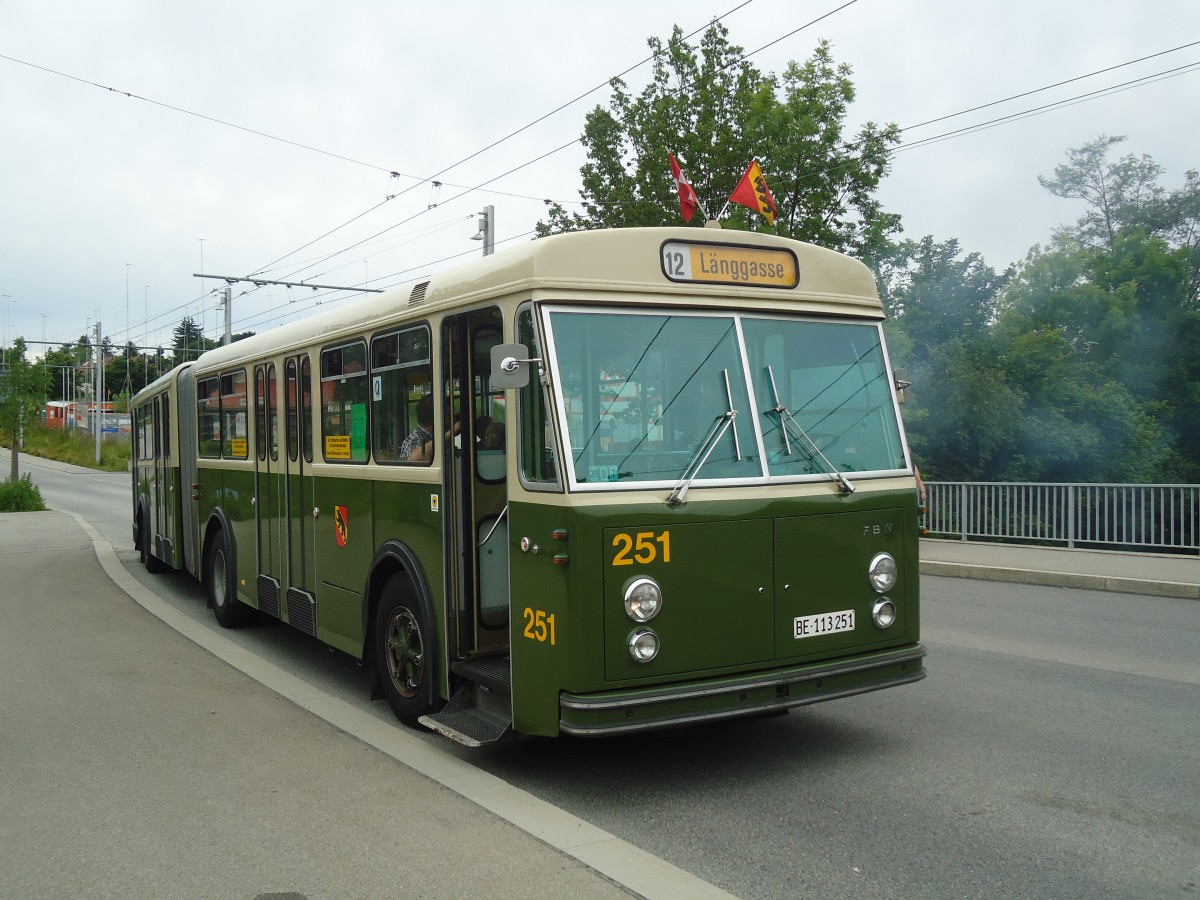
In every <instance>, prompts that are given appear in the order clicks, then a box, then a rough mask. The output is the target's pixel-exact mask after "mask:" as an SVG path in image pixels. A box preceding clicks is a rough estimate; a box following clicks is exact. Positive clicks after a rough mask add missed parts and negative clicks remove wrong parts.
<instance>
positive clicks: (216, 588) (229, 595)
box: [204, 530, 249, 628]
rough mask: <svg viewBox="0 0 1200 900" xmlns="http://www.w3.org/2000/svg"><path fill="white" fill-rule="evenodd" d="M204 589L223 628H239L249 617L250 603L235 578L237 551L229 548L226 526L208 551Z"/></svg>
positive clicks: (214, 536)
mask: <svg viewBox="0 0 1200 900" xmlns="http://www.w3.org/2000/svg"><path fill="white" fill-rule="evenodd" d="M204 590H205V592H206V593H207V594H208V603H209V606H211V607H212V611H213V615H214V616H216V617H217V624H219V625H220V626H221V627H222V628H237V627H238V626H239V625H242V624H244V623H245V621H246V619H247V618H248V615H247V614H248V613H249V607H247V606H244V605H243V604H242V603H240V602H239V601H238V598H237V584H236V582H235V581H234V571H233V554H232V553H230V552H229V541H228V540H227V539H226V537H225V532H224V530H221V531H219V532H217V534H215V535H213V540H212V544H211V545H210V546H209V548H208V555H207V556H205V558H204Z"/></svg>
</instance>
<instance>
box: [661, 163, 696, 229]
mask: <svg viewBox="0 0 1200 900" xmlns="http://www.w3.org/2000/svg"><path fill="white" fill-rule="evenodd" d="M667 156H668V157H669V158H670V160H671V175H672V176H674V178H675V186H676V187H678V188H679V213H680V215H682V216H683V221H685V222H690V221H692V216H694V215H695V214H696V210H697V209H699V208H700V198H699V197H697V196H696V192H695V190H693V189H692V186H691V184H689V183H688V180H687V179H686V178H685V177H684V175H683V172H681V171H680V169H679V163H677V162H675V154H673V153H668V154H667Z"/></svg>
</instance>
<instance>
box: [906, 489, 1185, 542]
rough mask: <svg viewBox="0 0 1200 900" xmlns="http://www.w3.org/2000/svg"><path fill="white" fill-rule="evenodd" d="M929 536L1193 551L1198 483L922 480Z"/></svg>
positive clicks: (925, 518)
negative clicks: (1058, 482) (925, 498)
mask: <svg viewBox="0 0 1200 900" xmlns="http://www.w3.org/2000/svg"><path fill="white" fill-rule="evenodd" d="M925 487H926V490H927V493H928V503H927V506H928V509H927V512H926V515H925V517H924V520H923V521H924V524H925V526H926V528H927V529H928V532H929V534H930V535H931V536H934V537H950V538H960V539H961V540H964V541H967V540H973V539H974V540H993V541H995V540H1005V541H1018V542H1027V543H1039V544H1052V545H1065V546H1067V547H1077V546H1086V547H1093V548H1097V547H1098V548H1101V549H1105V548H1108V549H1141V550H1164V551H1172V552H1179V551H1184V552H1189V551H1196V552H1200V485H1196V484H1045V483H1024V482H963V481H929V482H926V483H925Z"/></svg>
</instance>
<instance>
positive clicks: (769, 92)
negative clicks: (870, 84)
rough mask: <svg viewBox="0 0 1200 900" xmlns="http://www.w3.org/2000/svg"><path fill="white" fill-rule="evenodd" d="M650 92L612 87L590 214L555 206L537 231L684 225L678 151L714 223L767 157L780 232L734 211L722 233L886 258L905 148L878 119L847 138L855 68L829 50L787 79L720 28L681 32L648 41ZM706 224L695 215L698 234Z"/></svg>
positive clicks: (592, 143) (588, 129)
mask: <svg viewBox="0 0 1200 900" xmlns="http://www.w3.org/2000/svg"><path fill="white" fill-rule="evenodd" d="M649 45H650V48H651V50H652V51H653V53H654V65H653V73H652V76H651V79H650V83H649V84H648V85H647V86H646V87H645V88H644V89H643V90H642V92H641V93H640V94H638V95H636V96H635V95H633V94H631V93H630V91H629V89H628V86H627V85H626V84H625V82H624V81H622V80H621V79H619V78H617V79H613V81H612V82H611V85H612V91H613V93H612V98H611V100H610V102H609V105H608V107H607V108H604V107H596V108H595V109H594V110H592V112H590V113H589V114H588V116H587V118H586V122H585V126H584V133H583V138H582V140H583V145H584V147H585V149H586V150H587V155H588V161H587V162H586V163H585V164H584V165H583V167H582V168H581V170H580V175H581V177H582V189H581V192H580V193H581V197H582V201H583V203H582V207H583V212H582V213H579V212H568V211H567V210H566V209H565V208H564V207H562V206H561V205H555V206H552V207H551V210H550V216H549V221H548V222H546V223H539V225H538V234H539V235H540V236H545V235H547V234H553V233H557V232H562V231H578V230H584V229H592V228H625V227H635V226H659V225H679V224H683V223H682V221H681V219H680V214H679V202H678V198H677V194H676V189H675V183H674V180H673V179H672V178H671V175H670V168H669V164H668V157H667V154H668V153H673V154H674V155H675V156H676V158H677V159H679V161H680V163H681V165H683V167H684V172H685V174H686V175H687V176H688V178H689V180H690V181H691V182H692V185H693V187H695V189H696V192H697V194H698V195H699V196H700V198H701V202H702V203H703V204H704V205H705V207H706V208H707V210H708V213H709V215H711V216H716V215H718V214H719V213H720V210H721V207H722V205H723V204H724V203H725V200H726V198H728V197H729V195H730V194H731V193H733V190H734V188H735V187H736V185H737V182H738V180H739V179H740V178H741V176H742V174H743V172H745V170H746V166H747V165H748V164H749V162H750V160H751V159H753V158H757V159H758V160H759V161H760V162H761V163H762V167H763V170H764V173H765V175H766V178H767V183H768V184H769V186H770V188H771V192H772V194H773V196H774V197H775V200H776V204H777V206H778V207H779V213H780V214H779V217H778V218H777V219H776V222H775V225H774V226H773V227H772V226H769V225H767V223H766V222H765V221H764V220H762V219H760V218H759V217H758V216H757V215H756V214H755V213H753V212H751V211H749V210H746V209H744V208H742V207H738V206H731V207H729V211H728V213H727V216H726V219H725V220H724V221H725V222H726V224H728V225H730V226H731V227H734V228H741V229H746V228H751V227H752V228H755V229H757V230H764V231H774V232H775V233H778V234H783V235H787V236H790V237H794V238H797V239H800V240H806V241H811V242H813V243H817V244H820V245H822V246H825V247H830V248H832V249H835V250H841V251H844V252H849V253H853V254H856V255H859V256H861V257H864V258H867V259H877V258H880V257H881V256H882V255H883V253H884V250H885V248H886V247H887V241H888V239H889V237H890V236H891V235H893V234H895V233H896V232H897V231H898V230H899V226H900V219H899V216H896V215H893V214H890V213H885V212H884V211H883V210H882V207H881V205H880V203H879V202H878V200H876V198H875V196H874V194H875V190H876V188H877V187H878V186H879V182H880V180H881V179H882V178H883V176H884V175H885V174H886V172H887V169H888V162H889V154H890V152H891V148H893V147H894V146H895V145H896V143H897V141H898V140H899V129H898V128H897V127H896V126H895V125H886V126H878V125H875V124H874V123H868V124H867V125H865V126H863V127H862V128H861V129H860V130H859V132H858V133H857V134H856V135H853V136H851V135H849V134H847V133H846V118H847V115H848V112H849V108H850V104H851V103H852V102H853V100H854V84H853V82H852V81H851V78H850V75H851V70H850V68H849V66H846V65H844V64H843V65H837V64H835V63H834V61H833V56H832V53H831V51H830V47H829V44H828V43H827V42H822V43H821V44H819V45H818V46H817V48H816V49H815V50H814V52H813V54H812V56H811V57H810V58H809V59H808V60H807V61H806V62H804V63H803V64H801V63H797V62H792V63H790V64H789V65H788V67H787V69H786V70H785V71H784V73H783V75H782V76H781V77H778V78H777V77H776V76H774V75H769V74H764V73H762V72H760V71H759V70H758V69H756V68H755V67H754V66H753V65H752V64H751V63H750V62H748V61H747V60H746V59H745V58H744V55H743V51H742V48H741V47H738V46H736V45H734V44H732V43H730V41H729V36H728V32H727V30H726V29H725V28H724V27H723V26H722V25H720V24H719V23H717V22H714V23H713V24H712V25H710V26H709V27H708V29H706V30H705V32H704V34H703V35H702V37H701V38H700V42H699V45H698V47H693V46H692V45H690V44H688V43H687V42H686V41H685V40H684V36H683V32H682V30H681V29H680V28H678V27H675V28H674V29H673V31H672V36H671V39H670V40H669V41H668V42H667V43H666V44H665V45H664V44H663V42H662V41H661V40H659V39H658V38H651V39H650V40H649ZM702 221H703V217H702V216H698V217H697V218H696V219H693V221H692V224H693V225H700V224H702Z"/></svg>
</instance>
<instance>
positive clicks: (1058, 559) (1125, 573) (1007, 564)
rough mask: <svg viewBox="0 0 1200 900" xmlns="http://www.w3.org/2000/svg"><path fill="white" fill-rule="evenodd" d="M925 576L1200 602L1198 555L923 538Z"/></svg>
mask: <svg viewBox="0 0 1200 900" xmlns="http://www.w3.org/2000/svg"><path fill="white" fill-rule="evenodd" d="M920 554H921V572H922V573H923V574H926V575H946V576H951V577H958V578H978V579H982V580H987V581H1011V582H1018V583H1023V584H1047V585H1056V586H1060V587H1073V588H1085V589H1088V590H1094V591H1117V592H1121V593H1127V594H1148V595H1151V596H1156V597H1185V598H1187V599H1190V600H1200V554H1197V555H1192V556H1176V555H1168V554H1163V553H1117V552H1111V551H1105V550H1073V549H1072V550H1068V549H1066V548H1058V547H1032V546H1029V545H1027V544H994V543H983V542H981V541H947V540H935V539H931V538H923V539H922V540H921V548H920Z"/></svg>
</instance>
